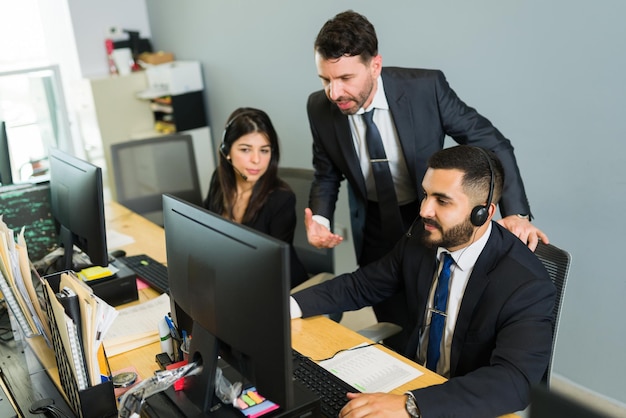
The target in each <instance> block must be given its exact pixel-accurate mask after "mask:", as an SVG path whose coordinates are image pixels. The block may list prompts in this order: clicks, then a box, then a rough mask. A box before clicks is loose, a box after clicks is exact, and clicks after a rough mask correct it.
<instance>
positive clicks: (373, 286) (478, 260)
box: [291, 145, 555, 418]
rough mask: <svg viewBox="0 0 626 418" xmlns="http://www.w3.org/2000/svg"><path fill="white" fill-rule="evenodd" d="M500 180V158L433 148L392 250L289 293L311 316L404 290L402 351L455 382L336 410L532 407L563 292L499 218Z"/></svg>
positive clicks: (417, 413)
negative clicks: (558, 293) (408, 220)
mask: <svg viewBox="0 0 626 418" xmlns="http://www.w3.org/2000/svg"><path fill="white" fill-rule="evenodd" d="M502 184H503V174H502V166H501V163H500V161H499V160H498V159H497V158H496V157H495V156H494V154H492V153H488V152H486V151H485V150H483V149H481V148H476V147H471V146H467V145H461V146H456V147H452V148H447V149H443V150H441V151H439V152H437V153H435V154H434V155H433V156H432V157H431V158H430V159H429V162H428V170H427V171H426V175H425V176H424V181H423V183H422V187H423V193H424V195H423V198H422V201H421V206H420V213H419V217H418V218H417V219H416V220H415V222H414V224H413V226H412V227H411V229H410V230H409V231H408V232H407V233H406V234H405V235H404V236H403V237H402V238H401V239H400V241H399V242H398V243H397V244H396V246H395V248H394V249H393V250H392V252H390V253H389V254H387V255H386V256H385V257H383V258H382V259H380V260H379V261H377V262H374V263H372V264H369V265H367V266H364V267H362V268H360V269H358V270H357V271H355V272H353V273H350V274H344V275H341V276H338V277H336V278H335V279H333V280H329V281H326V282H324V283H321V284H319V285H317V286H313V287H310V288H308V289H305V290H303V291H301V292H297V293H295V294H294V295H293V299H292V306H291V314H292V317H300V316H302V317H308V316H313V315H319V314H327V313H333V312H342V311H350V310H357V309H360V308H362V307H364V306H370V305H372V304H375V303H378V302H380V301H382V300H384V299H386V298H388V297H390V296H392V295H393V294H395V293H396V292H397V291H399V290H405V293H406V295H407V303H408V306H409V314H410V318H409V322H410V326H411V328H410V330H411V332H412V334H411V338H410V339H409V342H408V345H407V346H406V348H405V350H404V352H403V354H404V355H405V356H407V357H409V358H411V359H414V360H415V361H416V362H418V363H420V364H423V365H425V366H426V367H428V368H429V369H431V370H433V371H435V372H437V373H439V374H441V375H443V376H445V377H447V378H448V379H449V380H448V381H447V382H445V383H443V384H441V385H435V386H431V387H426V388H423V389H416V390H413V391H411V392H407V394H405V395H393V394H383V393H373V394H348V400H349V402H348V403H347V404H346V405H345V406H344V408H343V409H342V411H341V414H340V416H347V415H348V414H349V415H350V416H351V417H359V416H365V415H369V414H372V415H377V413H380V414H383V413H385V414H386V416H389V414H391V415H394V416H399V417H406V416H407V415H408V416H411V417H421V416H423V417H426V418H430V417H438V416H463V417H494V416H498V415H502V414H506V413H511V412H515V411H519V410H522V409H524V408H525V407H526V406H527V405H528V403H529V399H530V389H531V386H533V385H534V384H537V383H539V382H540V380H541V378H542V376H543V374H544V372H545V371H546V368H547V366H548V362H549V359H550V355H551V347H552V321H553V317H552V308H553V306H554V299H555V288H554V285H553V284H552V281H551V280H550V277H549V276H548V273H547V271H546V270H545V268H544V267H543V265H542V264H541V262H540V261H539V259H538V258H537V257H536V256H535V255H534V254H533V253H532V252H531V251H530V250H529V249H528V247H526V245H524V243H522V241H520V240H519V239H518V238H517V237H515V236H514V235H513V234H511V233H510V232H509V231H507V230H506V229H504V228H503V227H501V226H500V225H498V224H497V223H496V222H493V221H492V220H491V219H492V217H493V215H494V212H495V210H496V204H497V202H498V199H499V198H500V195H501V192H502Z"/></svg>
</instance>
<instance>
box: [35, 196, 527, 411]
mask: <svg viewBox="0 0 626 418" xmlns="http://www.w3.org/2000/svg"><path fill="white" fill-rule="evenodd" d="M105 214H106V218H107V228H110V229H113V230H116V231H117V232H121V233H123V234H126V235H129V236H131V237H133V238H134V239H135V242H134V243H132V244H129V245H126V246H124V247H123V248H122V249H123V250H125V251H126V253H127V254H128V255H133V254H147V255H149V256H151V257H152V258H154V259H155V260H157V261H159V262H162V263H166V261H167V257H166V251H165V231H164V230H163V228H161V227H159V226H158V225H155V224H154V223H152V222H150V221H148V220H147V219H145V218H143V217H141V216H139V215H137V214H135V213H134V212H132V211H130V210H128V209H126V208H125V207H123V206H121V205H119V204H117V203H115V202H110V203H108V204H107V205H106V209H105ZM139 293H140V297H139V301H138V302H133V304H135V303H140V302H142V301H145V300H149V299H151V298H154V297H156V296H158V293H157V292H156V291H154V290H153V289H150V288H148V289H143V290H141V291H140V292H139ZM291 333H292V345H293V347H294V348H295V349H296V350H297V351H299V352H300V353H302V354H304V355H307V356H310V357H311V358H326V357H329V356H331V355H332V354H334V353H335V352H337V351H338V350H340V349H342V348H348V347H353V346H355V345H358V344H360V343H362V342H368V341H369V340H368V339H366V338H365V337H363V336H362V335H360V334H358V333H356V332H354V331H352V330H350V329H348V328H346V327H344V326H343V325H340V324H338V323H336V322H333V321H331V320H330V319H328V318H326V317H322V316H318V317H313V318H307V319H294V320H292V321H291ZM380 349H381V350H383V351H386V352H387V353H389V354H391V355H393V356H394V357H396V358H399V359H401V360H402V361H404V362H406V363H408V364H411V365H412V366H413V367H416V368H417V369H419V370H420V371H422V372H423V373H424V374H422V375H421V376H420V377H418V378H417V379H415V380H412V381H411V382H409V383H407V384H405V385H403V386H400V387H398V388H396V389H394V390H393V391H392V393H398V394H401V393H404V392H406V391H407V390H410V389H416V388H421V387H426V386H430V385H434V384H440V383H443V382H445V381H446V379H445V378H444V377H441V376H439V375H438V374H436V373H433V372H432V371H430V370H428V369H426V368H424V367H422V366H420V365H418V364H416V363H414V362H412V361H410V360H408V359H406V358H405V357H403V356H401V355H399V354H397V353H395V352H394V351H392V350H389V349H388V348H386V347H383V346H380ZM160 351H161V347H160V344H159V343H158V342H156V343H153V344H149V345H146V346H144V347H141V348H138V349H136V350H132V351H129V352H126V353H122V354H119V355H116V356H112V357H110V358H109V363H110V366H111V370H113V371H115V370H119V369H122V368H125V367H128V366H130V365H133V366H135V367H136V368H137V371H138V372H139V375H140V376H141V377H142V378H144V379H145V378H148V377H150V376H152V375H153V373H154V371H156V370H157V369H158V366H157V364H156V361H155V356H156V354H158V353H159V352H160ZM52 361H54V357H52ZM47 365H48V366H50V363H49V362H47ZM55 372H56V370H54V371H52V374H54V373H55ZM506 417H507V418H513V417H517V415H506Z"/></svg>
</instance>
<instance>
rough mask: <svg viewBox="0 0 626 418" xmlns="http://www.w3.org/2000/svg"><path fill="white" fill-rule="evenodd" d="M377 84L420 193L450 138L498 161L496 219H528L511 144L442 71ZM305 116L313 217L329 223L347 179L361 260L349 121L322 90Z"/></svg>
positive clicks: (356, 169) (401, 71) (359, 181)
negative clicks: (500, 179)
mask: <svg viewBox="0 0 626 418" xmlns="http://www.w3.org/2000/svg"><path fill="white" fill-rule="evenodd" d="M382 79H383V84H384V87H385V94H386V97H387V102H388V103H389V108H390V111H391V115H392V118H393V121H394V123H395V127H396V130H397V132H398V136H399V139H400V144H401V147H402V151H403V153H404V158H405V160H406V164H407V168H408V171H409V174H410V176H411V181H412V183H413V186H414V188H415V190H416V191H418V192H419V191H420V190H421V184H422V179H423V177H424V173H425V172H426V169H427V161H428V158H429V157H430V156H431V155H432V154H434V153H435V152H436V151H438V150H440V149H442V148H443V146H444V139H445V136H446V135H448V136H450V137H452V138H453V139H454V140H455V141H456V142H458V143H459V144H470V145H475V146H480V147H483V148H485V149H489V150H492V151H494V152H495V153H496V155H497V156H498V158H499V159H500V161H501V162H502V165H503V168H504V174H505V182H504V189H503V193H502V198H501V200H500V212H501V214H502V215H503V216H507V215H512V214H516V213H525V214H530V207H529V205H528V199H527V197H526V192H525V191H524V185H523V183H522V179H521V176H520V173H519V169H518V167H517V162H516V160H515V156H514V154H513V147H512V146H511V143H510V141H509V140H508V139H506V138H505V137H504V136H503V135H502V134H501V133H500V131H498V130H497V129H496V128H495V127H494V126H493V125H492V124H491V122H489V120H487V119H486V118H484V117H483V116H481V115H480V114H478V112H476V110H475V109H473V108H471V107H469V106H467V105H466V104H465V103H463V101H461V99H459V97H458V96H457V95H456V93H455V92H454V91H453V90H452V89H451V88H450V86H449V85H448V82H447V81H446V78H445V76H444V74H443V73H442V72H441V71H438V70H423V69H406V68H395V67H385V68H383V70H382ZM307 113H308V117H309V124H310V127H311V133H312V135H313V166H314V167H315V179H314V182H313V185H312V187H311V195H310V201H309V206H310V207H311V210H312V211H313V213H314V214H318V215H322V216H324V217H326V218H328V219H331V220H332V219H333V213H334V211H335V203H336V201H337V195H338V192H339V185H340V182H341V180H343V179H344V178H346V179H347V180H348V184H349V201H350V218H351V220H352V234H353V237H354V245H355V250H356V254H357V257H359V255H360V254H361V249H362V243H363V228H364V223H365V218H366V213H365V211H366V208H367V192H366V188H365V179H364V178H363V174H362V172H361V168H360V165H359V161H358V158H357V156H356V152H355V150H354V146H353V143H352V134H351V132H350V126H349V123H348V117H347V116H345V115H343V114H342V113H341V112H340V111H339V109H338V107H337V106H336V105H335V104H334V103H332V102H330V101H329V100H328V98H327V97H326V95H325V93H324V91H318V92H315V93H313V94H311V95H310V96H309V100H308V102H307ZM416 215H417V214H416ZM391 245H393V243H391Z"/></svg>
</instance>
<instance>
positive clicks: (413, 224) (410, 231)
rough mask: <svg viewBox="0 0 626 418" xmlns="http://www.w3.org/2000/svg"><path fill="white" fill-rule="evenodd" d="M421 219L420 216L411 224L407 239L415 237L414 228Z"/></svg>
mask: <svg viewBox="0 0 626 418" xmlns="http://www.w3.org/2000/svg"><path fill="white" fill-rule="evenodd" d="M420 219H421V216H418V217H417V218H415V219H414V220H413V223H411V226H410V227H409V230H408V231H407V232H406V237H407V238H411V237H412V236H413V227H414V226H415V224H416V223H417V221H419V220H420Z"/></svg>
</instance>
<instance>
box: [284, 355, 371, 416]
mask: <svg viewBox="0 0 626 418" xmlns="http://www.w3.org/2000/svg"><path fill="white" fill-rule="evenodd" d="M292 351H293V375H294V378H296V379H297V380H298V381H300V383H302V384H303V385H304V386H305V387H306V388H308V389H309V390H310V391H312V392H313V393H314V394H316V395H317V396H319V398H320V406H321V409H322V414H323V415H324V416H325V417H329V418H331V417H332V418H335V417H337V416H338V415H339V411H341V408H343V406H344V405H345V404H346V403H347V402H348V399H347V398H346V393H348V392H353V393H357V392H360V390H358V389H355V388H354V387H352V386H350V385H349V384H347V383H346V382H344V381H343V380H341V379H340V378H338V377H337V376H335V375H334V374H332V373H331V372H329V371H328V370H326V369H325V368H323V367H322V366H320V365H319V364H317V363H315V362H314V361H313V360H311V359H310V358H308V357H306V356H304V355H302V354H300V353H299V352H297V351H296V350H292Z"/></svg>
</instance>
